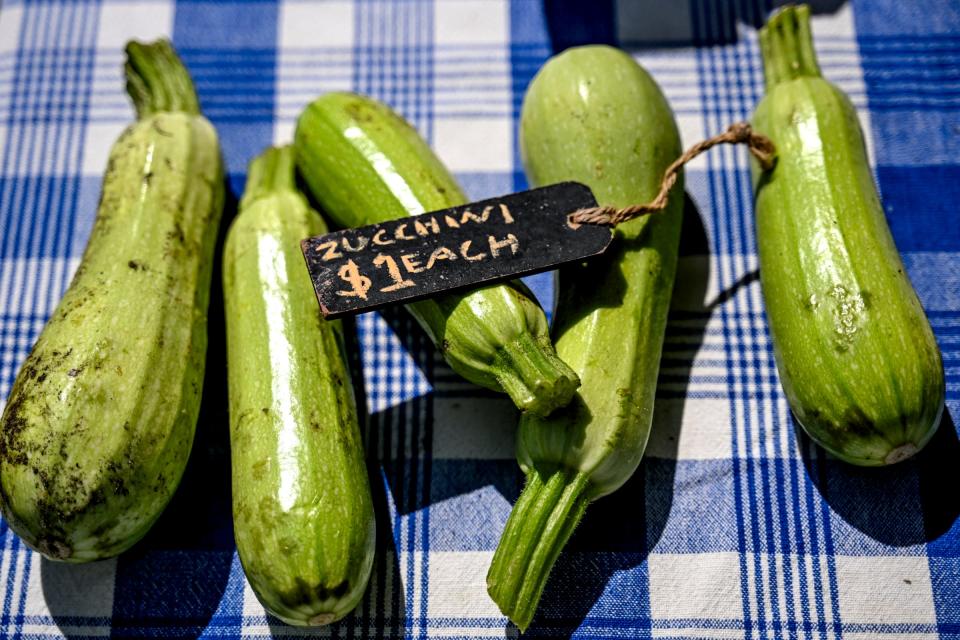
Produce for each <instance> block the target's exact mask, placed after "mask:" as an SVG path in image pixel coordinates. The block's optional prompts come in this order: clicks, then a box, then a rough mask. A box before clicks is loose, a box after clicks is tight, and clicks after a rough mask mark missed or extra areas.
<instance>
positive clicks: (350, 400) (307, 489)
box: [223, 147, 375, 625]
mask: <svg viewBox="0 0 960 640" xmlns="http://www.w3.org/2000/svg"><path fill="white" fill-rule="evenodd" d="M326 231H327V229H326V226H325V225H324V223H323V220H321V218H320V216H319V214H317V212H315V211H313V210H312V209H311V208H310V207H309V205H308V204H307V201H306V199H305V198H304V197H303V195H302V194H301V193H300V192H298V191H297V190H296V187H295V186H294V160H293V149H292V148H290V147H283V148H274V149H268V150H267V151H266V152H264V153H263V155H261V156H260V157H258V158H255V159H254V160H253V161H252V162H251V163H250V169H249V171H248V177H247V186H246V190H245V192H244V194H243V198H242V200H241V202H240V213H239V215H238V216H237V218H236V219H235V220H234V221H233V224H232V225H231V227H230V231H229V233H228V235H227V240H226V244H225V246H224V255H223V292H224V304H225V312H226V320H227V363H228V373H229V375H228V378H229V395H230V452H231V463H232V467H233V526H234V536H235V538H236V542H237V551H238V552H239V554H240V561H241V563H242V564H243V569H244V571H245V573H246V574H247V579H248V580H249V581H250V586H251V587H253V591H254V593H256V594H257V597H258V598H259V599H260V602H261V603H263V606H264V607H265V608H266V609H267V611H269V612H270V613H272V614H273V615H275V616H277V617H278V618H280V619H281V620H283V621H284V622H287V623H289V624H295V625H319V624H327V623H330V622H333V621H335V620H339V619H340V618H342V617H344V616H345V615H347V614H348V613H349V612H350V611H351V610H353V608H354V607H355V606H356V605H357V603H358V602H359V600H360V598H361V597H362V596H363V592H364V589H365V588H366V585H367V580H368V579H369V577H370V570H371V568H372V567H373V554H374V535H375V521H374V515H373V501H372V499H371V497H370V485H369V482H368V479H367V469H366V465H365V463H364V455H363V445H362V443H361V435H360V427H359V424H358V421H357V410H356V405H355V402H354V396H353V389H352V387H351V386H350V377H349V375H348V373H347V368H346V365H345V358H344V353H343V346H342V340H341V338H342V336H341V335H340V330H341V329H340V323H339V322H326V321H324V320H323V319H322V318H321V317H320V310H319V308H318V307H317V299H316V296H315V295H314V292H313V284H312V283H311V281H310V274H309V273H308V272H307V270H306V268H305V267H304V263H303V254H301V253H300V240H302V239H303V238H306V237H309V236H314V235H319V234H323V233H326Z"/></svg>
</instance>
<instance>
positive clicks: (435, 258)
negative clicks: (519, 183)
mask: <svg viewBox="0 0 960 640" xmlns="http://www.w3.org/2000/svg"><path fill="white" fill-rule="evenodd" d="M596 206H597V201H596V200H595V199H594V197H593V194H592V193H591V192H590V189H589V188H588V187H587V186H586V185H583V184H580V183H577V182H562V183H560V184H555V185H551V186H549V187H542V188H540V189H533V190H531V191H523V192H520V193H514V194H511V195H507V196H503V197H501V198H491V199H489V200H481V201H479V202H471V203H470V204H465V205H463V206H459V207H453V208H450V209H444V210H442V211H432V212H429V213H423V214H421V215H418V216H411V217H407V218H401V219H399V220H391V221H390V222H383V223H380V224H373V225H369V226H366V227H360V228H358V229H344V230H342V231H337V232H335V233H328V234H326V235H322V236H317V237H314V238H307V239H306V240H303V241H302V242H301V248H302V250H303V255H304V257H305V258H306V260H307V269H308V270H309V271H310V277H311V278H312V279H313V287H314V289H316V292H317V298H318V299H319V301H320V309H321V311H322V312H323V316H324V317H325V318H337V317H340V316H344V315H351V314H355V313H361V312H364V311H371V310H373V309H378V308H380V307H384V306H387V305H392V304H399V303H407V302H412V301H415V300H420V299H423V298H429V297H433V296H436V295H439V294H442V293H445V292H448V291H453V290H456V289H462V288H466V287H476V286H478V285H486V284H491V283H494V282H498V281H501V280H509V279H512V278H517V277H519V276H525V275H530V274H533V273H539V272H541V271H547V270H549V269H554V268H556V267H558V266H560V265H562V264H566V263H569V262H576V261H579V260H583V259H585V258H589V257H591V256H595V255H597V254H600V253H603V251H604V250H605V249H606V248H607V246H609V244H610V240H611V238H612V232H611V230H610V229H609V228H608V227H604V226H600V225H597V224H576V223H572V222H570V221H569V219H568V216H569V215H570V214H571V213H573V212H574V211H578V210H580V209H585V208H590V207H596Z"/></svg>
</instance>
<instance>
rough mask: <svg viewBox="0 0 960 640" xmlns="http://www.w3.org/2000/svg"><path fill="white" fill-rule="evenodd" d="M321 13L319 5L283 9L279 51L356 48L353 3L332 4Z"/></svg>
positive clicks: (334, 1)
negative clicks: (304, 48)
mask: <svg viewBox="0 0 960 640" xmlns="http://www.w3.org/2000/svg"><path fill="white" fill-rule="evenodd" d="M321 8H322V11H321V10H318V6H317V3H315V2H293V1H290V0H288V1H287V2H283V3H281V5H280V17H279V24H280V39H279V42H278V43H277V48H278V49H279V50H281V51H282V50H283V48H284V47H307V48H312V49H316V48H321V47H322V48H329V47H340V46H343V47H349V46H350V45H352V44H353V12H354V7H353V2H349V1H346V2H345V1H343V0H328V1H326V2H324V3H323V4H322V7H321Z"/></svg>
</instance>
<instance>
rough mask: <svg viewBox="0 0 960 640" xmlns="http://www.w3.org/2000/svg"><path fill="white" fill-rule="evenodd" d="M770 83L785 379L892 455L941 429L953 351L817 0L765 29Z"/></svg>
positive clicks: (798, 397) (875, 450) (863, 454)
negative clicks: (935, 319)
mask: <svg viewBox="0 0 960 640" xmlns="http://www.w3.org/2000/svg"><path fill="white" fill-rule="evenodd" d="M760 48H761V54H762V56H763V66H764V76H765V79H766V95H765V96H764V98H763V100H762V101H761V102H760V103H759V105H757V108H756V111H755V112H754V115H753V125H754V128H755V129H756V130H757V131H759V132H760V133H763V134H765V135H767V136H768V137H769V138H770V139H771V140H772V141H773V143H774V144H775V145H776V147H777V155H778V161H777V166H776V168H775V169H774V170H773V171H771V172H766V173H764V172H761V171H760V170H759V167H757V166H756V165H754V177H755V184H756V229H757V248H758V253H759V259H760V279H761V287H762V291H763V297H764V303H765V306H766V311H767V317H768V319H769V322H770V332H771V336H772V339H773V347H774V354H775V358H776V363H777V369H778V371H779V373H780V381H781V383H782V385H783V389H784V391H785V392H786V396H787V400H788V401H789V404H790V407H791V409H792V410H793V414H794V416H795V417H796V419H797V422H799V423H800V425H802V426H803V428H804V429H805V430H806V431H807V433H808V434H810V437H811V438H813V439H814V440H815V441H816V442H817V443H819V444H820V445H821V446H823V447H824V448H825V449H827V450H828V451H830V452H831V453H833V454H835V455H836V456H838V457H840V458H842V459H843V460H846V461H848V462H851V463H854V464H859V465H883V464H891V463H894V462H897V461H899V460H903V459H904V458H907V457H909V456H911V455H913V454H914V453H916V452H917V451H919V450H920V449H921V448H922V447H923V446H924V445H925V444H926V443H927V442H928V441H929V440H930V438H931V437H932V436H933V434H934V432H935V431H936V428H937V425H938V423H939V420H940V415H941V413H942V411H943V404H944V394H945V387H944V373H943V361H942V359H941V356H940V351H939V349H938V348H937V343H936V340H935V339H934V336H933V331H932V330H931V328H930V323H929V321H928V320H927V317H926V315H925V314H924V312H923V308H922V307H921V306H920V301H919V299H918V298H917V294H916V293H915V292H914V290H913V287H912V286H911V285H910V280H909V279H908V277H907V274H906V272H905V270H904V268H903V263H902V262H901V260H900V256H899V254H898V253H897V248H896V246H895V244H894V241H893V237H892V236H891V234H890V229H889V228H888V227H887V223H886V218H885V217H884V212H883V208H882V206H881V204H880V197H879V195H878V194H877V189H876V186H875V185H874V182H873V176H872V175H871V173H870V167H869V165H868V162H867V155H866V150H865V145H864V139H863V133H862V132H861V130H860V126H859V124H858V122H857V114H856V111H855V110H854V107H853V105H852V104H851V103H850V100H849V99H848V98H847V96H846V95H844V94H843V92H841V91H840V90H839V89H838V88H837V87H835V86H833V85H832V84H830V83H829V82H827V81H826V80H824V79H823V78H822V77H821V76H820V69H819V67H818V66H817V60H816V54H815V53H814V49H813V42H812V37H811V33H810V11H809V8H808V7H806V6H798V7H787V8H785V9H783V10H782V11H781V12H780V13H778V14H777V15H776V16H774V17H773V18H771V19H770V22H769V23H768V24H767V25H766V26H765V27H763V28H762V29H761V30H760Z"/></svg>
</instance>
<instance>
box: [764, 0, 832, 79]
mask: <svg viewBox="0 0 960 640" xmlns="http://www.w3.org/2000/svg"><path fill="white" fill-rule="evenodd" d="M760 55H761V56H762V57H763V77H764V79H765V81H766V87H767V91H768V92H769V91H770V90H771V89H773V87H775V86H776V85H778V84H780V83H781V82H788V81H790V80H794V79H796V78H799V77H801V76H813V77H820V65H819V64H817V54H816V52H815V51H814V49H813V35H812V33H811V31H810V7H808V6H807V5H805V4H801V5H797V6H793V5H789V6H786V7H784V8H783V9H781V10H780V11H779V12H777V13H776V14H774V15H773V16H772V17H771V18H770V20H769V21H768V22H767V24H766V25H764V26H763V27H762V28H761V29H760Z"/></svg>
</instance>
